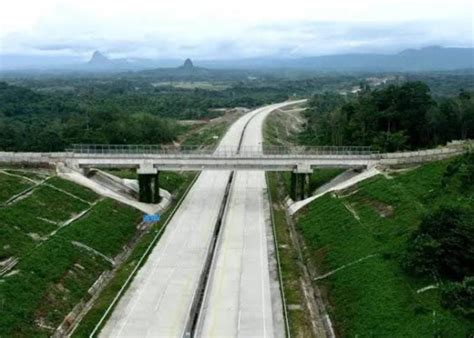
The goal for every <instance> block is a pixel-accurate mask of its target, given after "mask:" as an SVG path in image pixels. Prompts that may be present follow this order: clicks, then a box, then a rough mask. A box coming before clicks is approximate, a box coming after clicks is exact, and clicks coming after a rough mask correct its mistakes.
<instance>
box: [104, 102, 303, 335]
mask: <svg viewBox="0 0 474 338" xmlns="http://www.w3.org/2000/svg"><path fill="white" fill-rule="evenodd" d="M294 103H295V102H287V103H280V104H274V105H270V106H266V107H263V108H259V109H256V110H254V111H251V112H249V113H248V114H246V115H244V116H243V117H241V118H240V119H238V120H237V121H236V122H235V123H234V124H233V125H232V126H231V127H230V128H229V130H228V131H227V133H226V134H225V136H224V137H223V138H222V141H221V143H220V144H219V147H226V149H229V147H235V151H237V149H238V145H239V142H240V139H241V135H242V133H243V132H244V130H245V129H246V130H247V131H246V132H245V135H244V138H243V144H244V145H259V144H260V145H261V141H262V136H261V126H262V123H263V120H264V118H265V116H266V115H268V114H269V113H270V112H271V111H273V110H275V109H277V108H280V107H283V106H285V105H288V104H294ZM249 121H250V122H249ZM247 122H249V123H248V124H247ZM246 125H247V127H245V126H246ZM230 174H231V172H230V171H203V172H202V173H201V174H200V175H199V177H198V179H197V180H196V182H195V183H194V185H193V187H192V188H191V189H190V191H189V193H188V195H187V196H186V198H185V199H184V201H183V203H182V205H181V206H180V208H179V209H178V211H177V212H176V213H175V215H174V217H173V219H172V220H171V221H170V223H169V224H168V227H167V229H166V230H165V232H164V234H163V236H162V237H161V239H160V240H159V242H158V243H157V245H156V246H155V248H154V249H153V251H152V253H151V254H150V256H149V257H148V259H147V261H146V263H145V265H144V266H143V267H142V268H141V269H140V270H139V271H138V273H137V275H136V276H135V278H134V280H133V281H132V283H131V285H130V287H129V288H128V290H127V291H126V292H125V294H124V295H123V296H122V298H121V299H120V301H119V302H118V304H117V306H116V308H115V309H114V311H113V313H112V315H111V317H110V319H109V320H108V321H107V323H106V325H105V326H104V328H103V329H102V331H101V333H100V336H102V337H182V336H183V334H184V333H185V326H186V323H187V320H188V316H189V312H190V308H191V304H192V302H193V298H194V294H195V291H196V289H197V287H198V285H199V278H200V275H201V272H202V270H203V267H204V265H205V260H206V255H207V253H208V250H209V246H210V243H211V240H212V235H213V231H214V228H215V225H216V222H217V217H218V213H219V208H220V206H221V203H222V200H223V198H224V194H225V189H226V186H227V182H228V180H229V177H230ZM264 190H265V177H264V172H261V171H260V172H258V171H257V172H242V173H238V174H237V175H236V179H235V182H234V184H233V188H232V190H231V200H230V204H229V205H228V207H229V208H228V212H227V214H226V218H225V222H224V223H223V227H222V229H221V236H220V237H221V238H220V241H219V243H218V247H217V250H216V255H215V256H216V257H215V258H216V262H218V263H217V264H213V266H212V270H211V276H210V278H209V284H208V287H210V289H208V291H207V292H206V298H205V303H204V306H205V307H204V308H203V310H204V314H205V315H204V317H202V316H201V317H200V328H201V329H202V330H201V331H200V332H201V334H202V335H205V336H209V335H213V334H215V335H217V336H221V337H222V336H237V335H243V336H256V335H257V336H260V337H263V336H268V337H270V336H274V335H280V333H281V334H283V331H282V325H281V322H282V320H283V319H282V318H281V317H282V315H281V304H280V303H281V300H280V299H279V297H280V295H279V293H278V292H276V291H275V290H277V291H278V284H277V283H278V281H277V279H276V276H275V277H274V278H272V280H273V282H272V281H271V280H270V273H269V263H268V262H269V258H268V250H269V249H270V245H271V241H272V238H271V233H270V238H269V237H268V236H267V235H266V233H265V231H266V229H265V224H266V223H265V218H266V217H268V215H265V213H264V205H265V203H264V201H266V197H265V196H264ZM240 201H244V202H243V203H244V208H243V209H242V202H240ZM267 211H268V210H267ZM239 228H240V229H241V230H243V231H240V233H238V231H237V233H236V229H239ZM267 241H268V243H270V244H267ZM234 245H235V246H236V247H238V249H237V250H234V252H232V247H233V246H234ZM271 248H273V247H271ZM229 257H232V260H231V261H229V260H228V258H229ZM234 260H235V262H236V265H234V263H232V262H233V261H234ZM222 275H229V276H230V275H232V276H234V277H232V278H224V279H223V278H222ZM239 276H240V277H239ZM275 283H276V284H275ZM271 284H272V286H271ZM256 285H258V287H256ZM275 285H276V286H275ZM214 289H215V290H216V291H214ZM271 289H273V291H272V292H270V291H271ZM271 293H273V294H274V295H275V296H276V297H273V298H276V299H273V301H272V298H271V297H270V296H271ZM226 304H228V305H226ZM278 304H280V305H278ZM275 306H277V307H280V308H279V309H276V310H274V307H275ZM221 311H225V312H226V313H227V315H226V316H223V313H219V312H221ZM231 317H232V320H228V318H231ZM203 319H204V320H203ZM208 323H209V324H208ZM236 327H237V329H236ZM254 328H255V329H254ZM248 330H251V331H248ZM277 331H278V332H279V333H278V334H276V332H277ZM280 331H281V332H280Z"/></svg>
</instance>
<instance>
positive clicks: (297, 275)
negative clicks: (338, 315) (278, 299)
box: [267, 173, 315, 337]
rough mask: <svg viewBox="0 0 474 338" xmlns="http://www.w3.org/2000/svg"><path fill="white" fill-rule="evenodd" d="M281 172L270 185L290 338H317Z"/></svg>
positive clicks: (269, 181)
mask: <svg viewBox="0 0 474 338" xmlns="http://www.w3.org/2000/svg"><path fill="white" fill-rule="evenodd" d="M278 175H279V174H277V173H268V174H267V177H268V183H269V187H268V189H269V190H270V195H271V199H272V206H271V207H272V210H271V212H272V213H273V226H274V228H275V235H276V239H275V240H276V243H277V244H278V247H277V250H278V254H279V257H280V268H281V274H282V281H283V285H282V286H281V287H282V288H283V290H284V295H285V303H286V312H287V316H288V323H289V329H290V335H291V336H292V337H315V334H314V330H313V327H312V323H311V320H312V319H311V316H310V311H309V309H308V304H307V300H306V298H305V297H306V296H305V291H304V289H303V284H302V278H303V268H304V267H303V265H304V262H303V260H302V259H301V256H300V254H299V252H298V246H297V244H296V243H295V242H294V240H295V239H294V238H292V235H291V232H290V227H289V224H288V223H287V219H286V212H285V204H284V199H285V197H286V193H285V192H284V191H283V190H284V189H282V186H281V181H280V180H279V177H278Z"/></svg>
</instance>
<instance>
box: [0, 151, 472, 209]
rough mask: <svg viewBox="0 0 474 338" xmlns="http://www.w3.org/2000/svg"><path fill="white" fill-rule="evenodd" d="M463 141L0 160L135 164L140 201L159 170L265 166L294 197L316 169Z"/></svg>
mask: <svg viewBox="0 0 474 338" xmlns="http://www.w3.org/2000/svg"><path fill="white" fill-rule="evenodd" d="M464 151H465V144H464V143H462V142H461V143H455V142H454V143H451V144H448V145H447V146H446V147H442V148H436V149H428V150H421V151H409V152H394V153H379V152H377V151H374V150H372V149H371V147H358V146H349V147H344V146H342V147H341V146H321V147H307V146H291V147H284V146H271V145H265V144H263V145H262V144H259V145H257V146H240V147H235V146H229V147H226V146H219V147H218V149H217V150H215V149H210V148H205V147H200V146H162V145H110V144H107V145H105V144H75V145H73V146H72V147H71V148H69V149H67V150H66V151H65V152H56V153H16V152H0V163H1V162H4V163H5V162H6V163H17V164H30V165H31V164H36V165H58V164H59V163H64V164H65V165H66V166H68V167H70V168H72V169H76V170H81V171H83V172H87V170H88V169H91V168H135V169H136V170H137V174H138V181H139V187H140V200H141V201H143V202H151V203H156V202H158V201H159V199H160V197H159V194H158V191H159V189H158V188H159V172H160V171H186V170H187V171H201V170H265V171H291V172H292V173H293V174H292V189H291V191H292V196H291V197H292V198H293V199H294V200H296V199H298V197H299V198H304V197H305V196H307V195H308V194H309V193H310V192H309V191H306V189H307V187H308V186H309V185H308V184H306V182H307V181H308V179H309V176H308V175H309V174H311V173H312V172H313V170H314V169H315V168H324V167H331V168H361V169H363V168H368V167H371V166H374V165H378V164H381V165H402V164H416V163H422V162H426V161H431V160H438V159H443V158H446V157H450V156H454V155H458V154H461V153H463V152H464Z"/></svg>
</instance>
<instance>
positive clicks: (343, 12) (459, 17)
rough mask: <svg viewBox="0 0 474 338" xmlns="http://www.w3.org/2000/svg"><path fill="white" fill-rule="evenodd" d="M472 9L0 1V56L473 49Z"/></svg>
mask: <svg viewBox="0 0 474 338" xmlns="http://www.w3.org/2000/svg"><path fill="white" fill-rule="evenodd" d="M473 13H474V8H473V2H472V0H449V1H447V0H445V1H441V0H397V1H396V0H358V1H352V0H344V1H343V0H328V1H321V0H285V1H280V0H237V1H226V0H220V1H218V0H199V1H197V0H195V1H191V0H166V1H163V0H128V1H122V0H0V53H1V54H33V55H65V56H77V57H81V58H84V59H86V58H89V57H90V55H91V54H92V52H93V51H94V50H100V51H101V52H103V53H105V54H106V55H107V56H110V57H114V58H119V57H120V58H121V57H125V58H127V57H128V58H131V57H146V58H160V59H167V58H184V57H192V58H198V59H232V58H252V57H263V56H265V57H302V56H315V55H327V54H340V53H348V52H379V53H393V52H398V51H400V50H403V49H406V48H419V47H424V46H430V45H441V46H452V47H472V46H473V31H474V21H473V15H474V14H473Z"/></svg>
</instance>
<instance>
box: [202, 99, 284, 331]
mask: <svg viewBox="0 0 474 338" xmlns="http://www.w3.org/2000/svg"><path fill="white" fill-rule="evenodd" d="M277 107H278V105H274V106H270V107H268V108H265V109H262V110H261V111H260V112H259V114H257V115H255V117H254V118H253V119H252V120H251V121H250V122H249V124H248V125H247V128H246V131H245V134H244V137H243V140H242V146H243V147H245V146H260V149H261V145H262V142H263V137H262V127H263V122H264V120H265V118H266V116H267V115H268V114H269V113H270V112H271V111H272V110H274V109H275V108H277ZM266 189H267V186H266V181H265V172H264V171H238V172H236V174H235V178H234V182H233V185H232V188H231V192H230V195H229V202H228V210H227V213H226V215H225V217H224V223H223V228H222V231H221V236H220V238H219V241H218V244H217V249H216V254H215V257H214V260H213V265H212V268H211V273H210V277H209V282H208V285H207V288H206V290H207V291H206V294H205V299H204V303H203V307H202V309H201V312H200V316H199V320H198V328H197V336H202V337H283V336H285V331H284V330H285V327H284V319H283V310H282V302H281V297H280V291H279V284H278V275H277V267H276V262H275V259H274V255H273V254H272V253H273V251H274V246H273V234H272V225H271V218H270V209H269V203H268V196H267V191H266Z"/></svg>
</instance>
